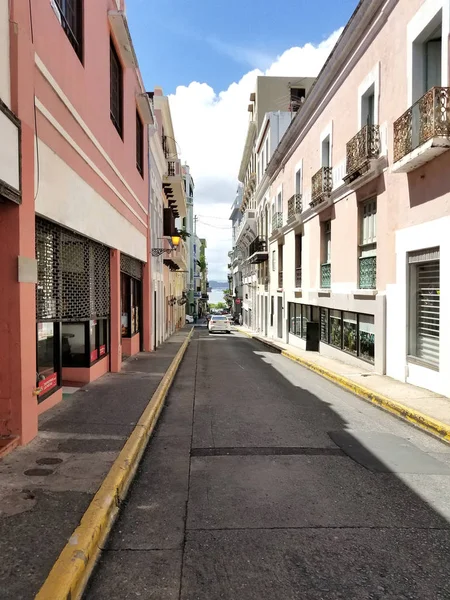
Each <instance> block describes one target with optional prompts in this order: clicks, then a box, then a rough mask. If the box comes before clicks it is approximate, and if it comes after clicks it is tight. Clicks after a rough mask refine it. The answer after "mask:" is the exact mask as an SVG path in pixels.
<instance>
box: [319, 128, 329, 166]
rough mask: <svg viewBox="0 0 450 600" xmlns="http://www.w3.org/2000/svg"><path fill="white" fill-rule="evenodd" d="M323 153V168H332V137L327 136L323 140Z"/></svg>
mask: <svg viewBox="0 0 450 600" xmlns="http://www.w3.org/2000/svg"><path fill="white" fill-rule="evenodd" d="M321 151H322V152H321V153H322V158H321V164H322V167H331V141H330V135H327V136H326V138H325V139H323V140H322V147H321Z"/></svg>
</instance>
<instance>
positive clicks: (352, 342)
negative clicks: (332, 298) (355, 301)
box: [343, 312, 358, 355]
mask: <svg viewBox="0 0 450 600" xmlns="http://www.w3.org/2000/svg"><path fill="white" fill-rule="evenodd" d="M343 323H344V327H343V350H345V351H346V352H349V353H350V354H355V355H356V354H357V348H356V345H357V341H358V340H357V316H356V314H355V313H351V312H344V318H343Z"/></svg>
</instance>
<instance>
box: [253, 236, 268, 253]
mask: <svg viewBox="0 0 450 600" xmlns="http://www.w3.org/2000/svg"><path fill="white" fill-rule="evenodd" d="M255 252H267V242H266V239H265V238H263V237H260V236H258V237H257V238H255V239H254V240H253V242H252V243H251V244H250V246H249V249H248V255H249V256H251V255H252V254H255Z"/></svg>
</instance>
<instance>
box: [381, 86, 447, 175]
mask: <svg viewBox="0 0 450 600" xmlns="http://www.w3.org/2000/svg"><path fill="white" fill-rule="evenodd" d="M449 148H450V88H443V87H433V88H431V89H430V90H429V91H428V92H427V93H426V94H425V95H424V96H422V98H420V99H419V100H417V102H415V104H413V105H412V106H411V107H410V108H408V110H407V111H406V112H405V113H404V114H403V115H402V116H401V117H400V118H399V119H397V120H396V121H395V122H394V165H393V167H392V171H393V172H394V173H408V172H410V171H413V170H414V169H417V168H418V167H420V166H422V165H423V164H425V163H427V162H429V161H430V160H432V159H433V158H435V157H436V156H439V154H442V153H443V152H445V151H446V150H448V149H449Z"/></svg>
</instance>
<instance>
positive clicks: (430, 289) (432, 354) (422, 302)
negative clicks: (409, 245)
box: [408, 248, 440, 368]
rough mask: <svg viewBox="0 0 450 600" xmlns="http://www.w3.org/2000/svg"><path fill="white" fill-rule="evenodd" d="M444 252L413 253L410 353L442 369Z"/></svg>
mask: <svg viewBox="0 0 450 600" xmlns="http://www.w3.org/2000/svg"><path fill="white" fill-rule="evenodd" d="M439 259H440V251H439V248H432V249H428V250H423V251H419V252H411V253H410V254H409V256H408V261H409V269H410V271H409V298H410V310H409V331H410V340H409V355H410V356H412V357H415V358H417V359H419V360H420V361H423V362H424V363H426V364H427V365H430V366H432V367H435V368H439V338H440V260H439Z"/></svg>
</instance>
